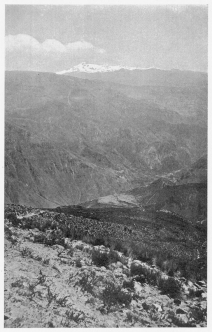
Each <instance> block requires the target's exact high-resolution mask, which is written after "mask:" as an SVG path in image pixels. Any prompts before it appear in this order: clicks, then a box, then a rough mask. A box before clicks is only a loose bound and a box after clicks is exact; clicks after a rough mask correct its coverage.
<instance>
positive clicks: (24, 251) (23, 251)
mask: <svg viewBox="0 0 212 332" xmlns="http://www.w3.org/2000/svg"><path fill="white" fill-rule="evenodd" d="M21 255H22V257H32V250H31V249H29V248H27V247H25V248H22V249H21Z"/></svg>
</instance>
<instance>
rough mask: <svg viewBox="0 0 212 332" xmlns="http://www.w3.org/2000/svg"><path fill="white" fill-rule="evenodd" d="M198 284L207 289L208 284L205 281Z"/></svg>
mask: <svg viewBox="0 0 212 332" xmlns="http://www.w3.org/2000/svg"><path fill="white" fill-rule="evenodd" d="M197 284H198V285H200V286H201V287H206V286H207V285H206V283H205V281H202V280H201V281H197Z"/></svg>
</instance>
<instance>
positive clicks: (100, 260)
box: [92, 250, 110, 267]
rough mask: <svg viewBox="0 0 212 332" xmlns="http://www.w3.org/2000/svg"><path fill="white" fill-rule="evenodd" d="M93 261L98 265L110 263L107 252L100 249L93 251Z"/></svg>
mask: <svg viewBox="0 0 212 332" xmlns="http://www.w3.org/2000/svg"><path fill="white" fill-rule="evenodd" d="M92 262H93V263H94V264H95V265H96V266H105V267H107V266H108V265H109V262H110V261H109V255H108V254H107V253H106V252H101V251H98V250H93V251H92Z"/></svg>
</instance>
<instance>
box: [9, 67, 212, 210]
mask: <svg viewBox="0 0 212 332" xmlns="http://www.w3.org/2000/svg"><path fill="white" fill-rule="evenodd" d="M180 98H181V97H180V96H179V99H180ZM5 105H6V110H5V120H6V126H5V152H6V153H5V198H6V202H8V203H11V202H12V203H13V202H14V203H22V204H29V205H32V206H46V207H48V206H49V207H53V206H57V205H61V204H62V205H64V204H78V203H80V202H84V201H87V200H92V199H94V198H97V197H99V196H104V195H108V194H111V193H112V194H113V193H115V192H117V193H120V192H122V191H126V190H129V189H132V188H133V187H135V186H138V185H139V184H141V185H144V184H146V183H150V182H151V181H152V180H154V179H155V176H156V175H157V174H160V175H162V174H165V173H167V172H171V171H173V170H178V169H181V168H182V167H186V166H188V165H190V163H191V162H192V161H194V160H196V159H197V158H198V157H200V156H201V155H202V153H203V152H204V151H205V150H206V146H207V145H206V140H207V131H206V130H204V129H203V128H205V127H204V125H203V124H201V125H198V124H196V125H194V124H189V123H188V121H187V118H186V117H184V116H183V115H182V114H179V113H178V112H176V111H174V110H172V109H171V108H164V107H161V106H159V105H157V104H156V103H155V102H154V103H153V102H152V101H151V100H150V101H149V100H148V99H145V100H138V99H135V98H132V97H129V96H128V95H127V94H126V93H123V92H121V91H118V90H117V89H115V88H114V87H113V88H111V87H109V86H108V84H107V83H104V82H96V81H90V80H83V79H79V78H74V77H70V76H65V75H56V74H52V73H36V72H6V84H5ZM200 116H201V115H200Z"/></svg>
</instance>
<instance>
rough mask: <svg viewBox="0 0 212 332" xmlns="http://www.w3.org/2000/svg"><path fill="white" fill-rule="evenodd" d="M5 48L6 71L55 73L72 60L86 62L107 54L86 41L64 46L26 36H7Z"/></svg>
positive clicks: (53, 40) (56, 42) (55, 41)
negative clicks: (48, 71)
mask: <svg viewBox="0 0 212 332" xmlns="http://www.w3.org/2000/svg"><path fill="white" fill-rule="evenodd" d="M5 47H6V69H9V70H50V71H55V70H58V68H59V67H60V68H61V66H62V65H63V66H64V64H66V63H67V62H70V61H71V60H74V61H77V58H79V60H80V61H81V59H85V60H86V57H95V56H98V55H99V56H101V55H104V54H105V53H106V51H105V50H104V49H102V48H98V47H96V46H94V45H93V44H91V43H89V42H86V41H76V42H73V43H68V44H63V43H61V42H60V41H58V40H55V39H46V40H45V41H44V42H43V43H40V42H39V41H38V40H37V39H35V38H34V37H32V36H29V35H26V34H18V35H8V36H6V37H5ZM68 60H69V61H68ZM47 67H48V68H47ZM63 69H64V68H63Z"/></svg>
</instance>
